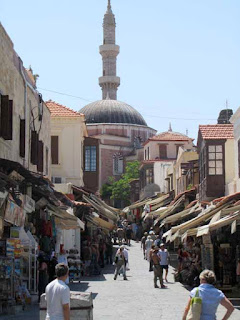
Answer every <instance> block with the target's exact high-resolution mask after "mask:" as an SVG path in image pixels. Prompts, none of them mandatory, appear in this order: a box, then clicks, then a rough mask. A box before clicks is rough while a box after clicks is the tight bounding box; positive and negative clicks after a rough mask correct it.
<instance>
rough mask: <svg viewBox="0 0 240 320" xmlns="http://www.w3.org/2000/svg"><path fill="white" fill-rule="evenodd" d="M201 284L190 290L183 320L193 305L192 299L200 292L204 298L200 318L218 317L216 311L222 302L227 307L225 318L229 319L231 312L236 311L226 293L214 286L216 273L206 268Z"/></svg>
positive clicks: (210, 318)
mask: <svg viewBox="0 0 240 320" xmlns="http://www.w3.org/2000/svg"><path fill="white" fill-rule="evenodd" d="M199 278H200V286H199V287H196V288H194V289H193V290H192V291H191V292H190V298H189V300H188V303H187V306H186V309H185V311H184V314H183V318H182V320H186V319H187V314H188V312H189V309H190V306H191V299H192V298H193V297H195V296H196V294H197V293H198V294H199V297H200V298H201V299H202V308H201V316H200V320H214V319H216V311H217V308H218V306H219V304H221V305H222V306H224V307H225V308H226V309H227V312H226V314H225V316H224V317H223V319H224V320H227V319H229V317H230V316H231V314H232V313H233V311H234V307H233V305H232V303H231V302H230V301H229V300H228V299H227V298H226V297H225V295H224V293H223V292H222V291H221V290H218V289H216V288H215V287H214V284H215V282H216V276H215V273H214V272H213V271H211V270H204V271H202V272H201V273H200V276H199Z"/></svg>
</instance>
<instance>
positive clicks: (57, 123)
mask: <svg viewBox="0 0 240 320" xmlns="http://www.w3.org/2000/svg"><path fill="white" fill-rule="evenodd" d="M46 105H47V107H48V109H49V111H50V112H51V158H52V164H51V166H52V181H53V183H55V184H67V183H72V184H73V185H76V186H77V187H82V186H83V185H84V183H83V144H84V139H85V137H87V128H86V124H85V117H84V115H83V114H81V113H79V112H76V111H73V110H71V109H69V108H67V107H65V106H63V105H61V104H59V103H56V102H54V101H51V100H49V101H47V102H46Z"/></svg>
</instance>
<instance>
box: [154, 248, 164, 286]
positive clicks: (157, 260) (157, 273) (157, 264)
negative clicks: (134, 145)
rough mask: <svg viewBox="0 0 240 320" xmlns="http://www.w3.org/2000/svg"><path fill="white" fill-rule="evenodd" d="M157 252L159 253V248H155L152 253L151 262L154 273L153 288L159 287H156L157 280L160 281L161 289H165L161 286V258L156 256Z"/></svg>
mask: <svg viewBox="0 0 240 320" xmlns="http://www.w3.org/2000/svg"><path fill="white" fill-rule="evenodd" d="M158 251H159V248H158V247H155V248H154V249H153V252H152V262H153V271H154V278H153V282H154V288H159V286H158V285H157V280H158V279H159V281H160V286H161V288H165V286H164V284H163V278H162V268H161V266H160V261H161V258H160V256H159V254H158Z"/></svg>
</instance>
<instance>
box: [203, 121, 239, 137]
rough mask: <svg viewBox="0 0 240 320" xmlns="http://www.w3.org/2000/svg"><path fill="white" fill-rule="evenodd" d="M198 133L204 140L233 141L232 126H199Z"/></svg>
mask: <svg viewBox="0 0 240 320" xmlns="http://www.w3.org/2000/svg"><path fill="white" fill-rule="evenodd" d="M199 132H200V133H201V135H202V138H203V139H204V140H212V139H213V140H215V139H217V140H220V139H234V135H233V124H213V125H212V124H208V125H200V126H199Z"/></svg>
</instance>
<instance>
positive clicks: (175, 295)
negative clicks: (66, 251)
mask: <svg viewBox="0 0 240 320" xmlns="http://www.w3.org/2000/svg"><path fill="white" fill-rule="evenodd" d="M129 260H130V269H131V270H130V271H128V273H127V276H128V279H129V280H128V281H123V279H122V277H119V278H118V279H117V281H114V280H113V268H112V267H109V268H105V269H104V275H103V276H100V277H92V278H86V279H83V281H82V282H81V284H73V285H72V288H71V289H72V290H74V291H78V290H79V291H84V292H92V293H93V297H94V320H108V319H111V320H112V319H115V320H135V319H136V320H146V319H151V320H155V319H156V320H157V319H158V320H159V319H162V320H167V319H168V320H169V319H173V320H174V319H181V315H182V312H183V309H184V306H185V303H186V301H187V299H188V291H187V290H186V289H185V288H184V287H183V286H182V285H181V284H180V283H174V281H173V275H172V272H173V269H170V275H169V281H170V282H169V283H168V288H167V289H155V288H153V273H152V272H149V271H148V263H147V261H145V260H143V258H142V252H141V250H140V244H136V243H133V245H132V246H131V248H130V250H129ZM223 313H224V310H223V308H221V307H220V308H219V312H218V318H217V319H221V318H222V316H223ZM0 319H1V320H3V319H4V320H7V319H8V320H10V319H16V320H30V319H38V310H37V306H35V307H34V308H33V309H32V311H31V312H27V311H26V312H24V313H19V314H17V315H15V316H5V317H0ZM231 319H232V320H239V319H240V311H238V310H236V311H234V314H233V315H232V317H231Z"/></svg>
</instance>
